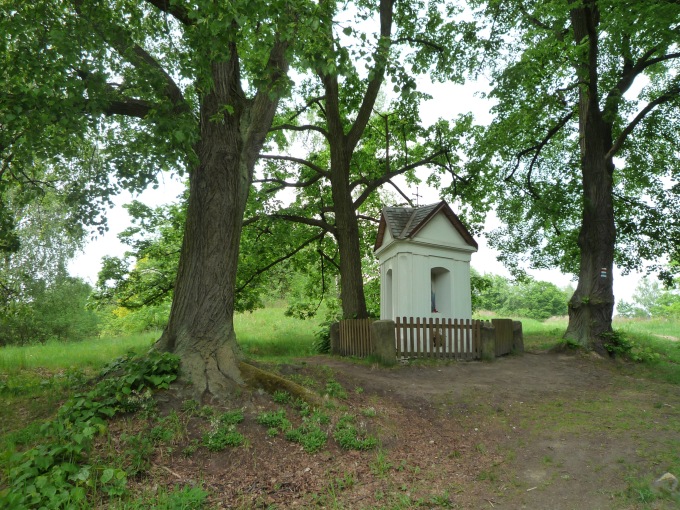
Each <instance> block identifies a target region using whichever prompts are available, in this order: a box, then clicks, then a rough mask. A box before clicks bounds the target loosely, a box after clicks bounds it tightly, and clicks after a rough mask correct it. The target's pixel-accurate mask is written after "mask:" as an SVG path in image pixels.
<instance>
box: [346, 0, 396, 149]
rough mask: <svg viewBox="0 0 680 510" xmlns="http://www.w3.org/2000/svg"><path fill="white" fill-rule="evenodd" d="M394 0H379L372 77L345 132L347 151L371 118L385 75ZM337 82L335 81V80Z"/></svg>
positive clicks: (351, 147) (353, 146)
mask: <svg viewBox="0 0 680 510" xmlns="http://www.w3.org/2000/svg"><path fill="white" fill-rule="evenodd" d="M393 6H394V0H380V39H379V40H378V47H377V48H376V50H375V52H374V53H373V62H375V67H374V68H373V70H372V72H373V78H372V79H371V80H369V82H368V86H367V87H366V92H365V93H364V98H363V101H362V102H361V106H360V107H359V111H358V112H357V117H356V119H355V120H354V123H353V124H352V127H351V128H350V130H349V132H348V133H347V145H346V150H348V152H352V151H354V148H355V147H356V145H357V144H358V143H359V140H360V139H361V136H362V134H363V132H364V129H365V128H366V124H368V121H369V119H370V118H371V112H372V111H373V105H375V101H376V98H377V97H378V93H379V92H380V87H381V86H382V83H383V80H384V77H385V67H386V64H385V61H386V55H385V53H386V52H387V50H388V49H389V46H390V35H391V33H392V10H393ZM336 83H337V81H336Z"/></svg>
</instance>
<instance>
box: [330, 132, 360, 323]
mask: <svg viewBox="0 0 680 510" xmlns="http://www.w3.org/2000/svg"><path fill="white" fill-rule="evenodd" d="M331 146H332V145H331ZM339 149H340V152H341V153H342V154H346V153H345V152H344V151H342V150H341V148H339ZM336 158H337V159H338V160H340V161H333V159H334V158H333V150H332V149H331V192H332V195H333V210H334V213H335V231H336V238H337V241H338V250H339V252H340V301H341V302H342V315H343V317H344V318H347V319H364V318H366V317H368V311H367V309H366V297H365V295H364V278H363V273H362V271H361V248H360V245H359V221H358V220H357V216H356V211H355V210H354V204H353V202H352V192H351V190H350V183H349V161H342V159H343V158H342V157H341V155H339V156H336ZM346 159H348V158H346Z"/></svg>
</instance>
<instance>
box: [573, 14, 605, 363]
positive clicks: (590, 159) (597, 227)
mask: <svg viewBox="0 0 680 510" xmlns="http://www.w3.org/2000/svg"><path fill="white" fill-rule="evenodd" d="M588 5H589V7H582V8H579V9H575V10H573V11H572V13H571V18H572V27H573V30H574V35H575V40H576V41H585V40H587V42H588V45H589V52H588V56H587V58H586V59H584V61H583V63H582V65H580V66H577V69H576V71H577V75H578V76H579V79H580V80H581V82H582V83H584V84H585V85H582V88H581V89H580V93H579V135H580V143H581V173H582V185H583V217H582V222H581V231H580V233H579V237H578V246H579V248H580V251H581V266H580V270H579V280H578V286H577V288H576V292H574V295H573V296H572V298H571V300H570V301H569V325H568V327H567V331H566V333H565V338H567V339H569V340H573V341H575V342H577V343H579V344H581V345H582V346H584V347H586V348H589V349H593V350H595V351H597V352H599V353H600V354H605V353H606V352H607V350H606V348H605V344H606V343H607V341H608V340H609V339H608V338H607V337H608V335H609V334H610V333H611V332H612V317H613V314H614V291H613V275H612V270H613V267H614V247H615V243H616V227H615V223H614V205H613V179H612V175H613V173H614V164H613V162H612V161H611V159H608V158H607V153H608V151H609V149H610V148H611V147H612V127H611V123H609V122H607V121H605V119H604V118H603V115H602V112H601V110H600V107H599V104H598V90H597V85H598V74H597V44H598V42H597V35H596V34H597V31H596V30H597V25H598V23H599V13H598V12H597V7H596V4H595V3H594V2H590V3H589V4H588Z"/></svg>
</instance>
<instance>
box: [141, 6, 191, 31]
mask: <svg viewBox="0 0 680 510" xmlns="http://www.w3.org/2000/svg"><path fill="white" fill-rule="evenodd" d="M146 2H147V3H150V4H151V5H153V6H155V7H157V8H158V9H159V10H161V11H163V12H166V13H168V14H170V15H171V16H172V17H174V18H175V19H176V20H177V21H179V22H180V23H182V24H183V25H187V26H188V25H193V24H194V21H193V20H192V19H191V17H190V16H189V11H188V10H187V9H185V8H184V7H183V6H181V5H177V2H171V1H169V0H146Z"/></svg>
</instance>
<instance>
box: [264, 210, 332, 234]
mask: <svg viewBox="0 0 680 510" xmlns="http://www.w3.org/2000/svg"><path fill="white" fill-rule="evenodd" d="M269 217H270V218H278V219H280V220H286V221H292V222H295V223H302V224H303V225H310V226H312V227H318V228H320V229H321V230H323V231H324V232H328V233H331V234H333V235H335V227H334V226H333V225H330V224H329V223H327V222H325V221H323V220H317V219H315V218H305V217H304V216H297V215H295V214H283V213H274V214H271V215H269Z"/></svg>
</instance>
